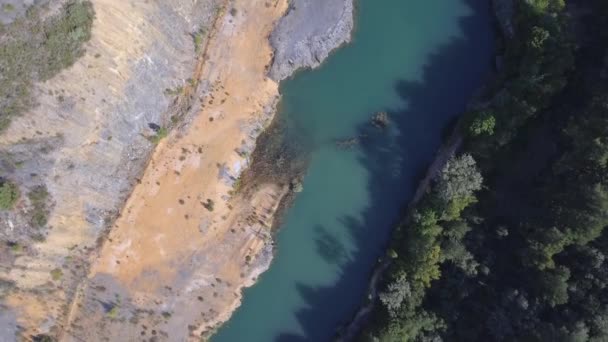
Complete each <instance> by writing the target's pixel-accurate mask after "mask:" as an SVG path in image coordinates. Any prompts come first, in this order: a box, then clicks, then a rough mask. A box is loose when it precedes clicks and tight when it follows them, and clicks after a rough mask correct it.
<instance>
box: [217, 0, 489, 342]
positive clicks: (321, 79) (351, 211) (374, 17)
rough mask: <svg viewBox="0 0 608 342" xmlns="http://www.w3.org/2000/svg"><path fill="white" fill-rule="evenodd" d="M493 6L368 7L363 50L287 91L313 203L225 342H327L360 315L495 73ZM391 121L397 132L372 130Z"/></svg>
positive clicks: (295, 217) (296, 214)
mask: <svg viewBox="0 0 608 342" xmlns="http://www.w3.org/2000/svg"><path fill="white" fill-rule="evenodd" d="M488 3H489V1H487V0H360V1H358V2H357V8H358V10H357V17H356V22H357V29H356V31H355V32H354V36H353V41H352V43H351V44H349V45H347V46H345V47H344V48H341V49H340V50H338V51H337V52H336V53H335V54H333V55H332V56H331V57H330V58H329V59H328V60H327V61H326V62H325V63H324V64H323V65H322V66H321V67H320V68H318V69H316V70H313V71H310V70H308V71H303V72H300V73H298V74H296V75H295V77H293V78H292V79H290V80H287V81H285V82H284V83H283V84H281V92H282V94H283V98H282V103H281V106H280V111H279V113H278V115H281V116H282V117H283V118H284V119H285V120H286V121H287V124H288V125H287V126H288V128H287V135H288V136H289V137H290V138H291V139H294V140H296V141H298V143H299V144H300V145H301V146H305V148H306V150H307V151H308V152H309V153H310V154H311V162H310V165H309V169H308V172H307V174H306V177H305V179H304V191H303V192H302V193H300V194H299V195H298V196H297V198H296V200H295V202H294V204H293V207H291V208H290V209H289V210H288V212H287V214H286V216H285V219H284V223H283V225H282V227H281V230H280V232H279V233H278V236H277V249H278V250H277V254H276V256H275V260H274V262H273V264H272V266H271V267H270V269H269V270H268V271H267V272H266V273H264V274H263V275H262V276H261V277H260V280H259V282H258V283H257V284H256V285H255V286H253V287H252V288H250V289H247V290H246V291H245V293H244V300H243V304H242V306H241V307H240V308H239V309H238V310H237V311H236V312H235V314H234V315H233V317H232V318H231V319H230V321H228V322H227V323H226V324H225V325H224V326H223V327H222V328H221V329H220V330H219V331H218V333H217V334H216V335H215V336H214V337H213V339H212V340H213V341H215V342H223V341H230V342H233V341H251V342H257V341H260V342H262V341H327V340H330V339H331V338H332V337H333V336H334V333H335V331H336V328H337V327H338V326H339V325H340V324H342V323H344V322H345V321H347V320H348V319H349V318H350V317H351V316H352V315H353V313H354V312H355V310H356V309H357V307H358V306H359V305H360V304H361V303H362V301H363V299H364V296H365V290H366V287H367V282H368V278H369V276H370V273H371V270H372V268H373V266H374V264H375V263H376V261H377V259H378V257H379V256H380V255H382V251H383V248H384V246H385V245H386V242H387V239H388V236H389V234H390V230H391V228H392V227H393V226H394V223H395V222H396V221H397V219H398V217H399V214H400V211H401V209H402V208H403V206H404V205H405V204H406V203H407V201H408V199H409V198H411V196H412V194H413V191H414V188H415V186H416V181H417V180H418V179H419V176H420V175H421V173H422V172H423V171H424V168H425V167H426V166H427V165H428V163H429V162H430V161H431V160H432V158H433V156H434V153H435V151H436V150H437V148H438V147H439V145H440V142H441V135H442V131H443V130H444V129H445V128H446V126H447V125H448V124H449V123H451V122H453V120H454V118H455V117H457V116H458V115H459V114H461V113H462V110H463V109H464V107H465V105H466V102H467V100H468V99H469V98H470V96H471V95H472V93H473V92H474V90H475V89H476V88H477V87H479V86H480V84H481V83H482V82H483V80H484V77H485V76H487V75H488V73H489V71H490V69H491V63H492V52H493V29H492V24H491V16H490V10H489V4H488ZM381 110H382V111H386V112H387V113H388V114H389V117H390V119H391V124H390V125H389V127H388V128H387V129H385V130H382V129H379V128H376V127H374V126H373V125H371V124H370V117H371V115H372V114H373V113H374V112H377V111H381ZM352 137H359V138H360V144H359V145H357V146H355V147H354V148H351V149H340V148H338V147H337V146H336V144H335V141H336V139H345V138H352Z"/></svg>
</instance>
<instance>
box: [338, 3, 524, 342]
mask: <svg viewBox="0 0 608 342" xmlns="http://www.w3.org/2000/svg"><path fill="white" fill-rule="evenodd" d="M490 1H491V5H490V6H491V7H492V13H491V14H490V15H491V16H492V17H493V21H494V26H495V30H496V33H495V37H496V40H497V41H500V40H505V39H507V38H510V36H511V34H512V27H511V26H510V20H511V19H510V18H509V17H505V16H504V13H503V12H501V11H503V8H504V7H503V6H505V5H504V3H510V0H490ZM507 7H509V6H507ZM509 14H510V15H511V16H512V15H513V12H509ZM494 55H495V57H499V56H501V54H500V53H499V51H498V50H497V51H495V52H494ZM495 68H496V67H495ZM499 73H500V70H494V71H493V74H492V75H491V77H490V78H489V79H488V80H484V81H483V82H482V85H481V86H480V88H479V93H478V94H475V95H473V97H472V98H471V99H470V101H469V104H468V105H467V110H469V109H470V108H474V107H475V106H477V105H478V104H479V103H480V98H481V97H483V96H480V93H483V92H484V90H487V88H488V85H491V84H493V83H494V82H495V80H496V79H497V77H498V76H499ZM465 112H466V110H465ZM466 119H467V118H466V115H465V113H462V114H461V115H460V116H459V117H458V119H457V121H456V123H455V124H454V127H453V128H451V131H450V135H449V136H448V137H447V138H446V139H445V141H444V142H442V143H441V146H440V147H439V149H438V150H437V152H436V153H435V156H434V157H433V160H432V161H431V162H430V163H429V165H428V166H427V167H426V171H425V173H424V176H423V177H422V178H421V179H420V181H419V182H418V185H417V186H416V191H415V192H414V195H413V197H412V199H411V200H410V201H408V203H407V206H406V208H405V209H404V213H403V215H402V218H401V219H400V220H398V222H396V223H395V224H394V225H393V226H394V228H396V227H397V226H399V224H400V222H403V221H405V220H407V218H408V217H409V215H410V214H411V211H412V210H413V209H414V208H415V206H416V205H417V203H418V202H419V200H420V199H421V198H422V196H423V195H424V193H425V192H427V191H428V190H429V189H430V186H431V182H432V181H433V179H434V178H435V177H437V175H438V174H439V172H441V169H442V168H443V166H444V165H445V163H446V162H447V161H448V159H449V158H450V157H451V156H453V155H455V153H456V152H457V151H458V150H459V149H460V148H461V147H462V143H463V136H462V133H461V130H462V126H463V124H464V121H465V120H466ZM389 245H390V244H389V243H387V248H385V250H387V251H388V247H389ZM391 263H392V260H391V259H390V257H388V256H386V255H383V256H380V260H379V261H378V263H377V264H376V266H374V268H373V269H372V271H371V274H370V277H369V282H368V290H367V292H366V293H367V299H366V300H365V302H364V303H362V304H361V305H360V306H359V308H358V309H357V311H356V312H355V313H354V314H353V315H352V318H351V319H349V320H348V322H347V324H344V325H342V326H339V327H337V328H336V331H337V334H336V335H337V337H336V338H337V340H338V341H351V340H354V339H355V337H356V336H357V334H358V333H359V332H361V330H362V329H363V327H364V326H365V325H366V324H367V323H368V322H367V320H368V318H369V314H371V313H372V312H373V310H374V308H375V307H376V305H377V304H378V285H379V284H380V282H381V281H382V279H383V277H384V275H385V274H384V273H385V272H386V271H387V270H388V269H389V267H390V265H391Z"/></svg>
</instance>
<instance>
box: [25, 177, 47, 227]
mask: <svg viewBox="0 0 608 342" xmlns="http://www.w3.org/2000/svg"><path fill="white" fill-rule="evenodd" d="M27 197H28V198H29V200H30V203H31V205H32V210H31V212H30V223H31V224H32V225H33V226H34V227H42V226H44V225H45V224H46V222H47V220H48V215H49V211H48V208H47V200H48V197H49V193H48V191H47V190H46V187H45V186H43V185H40V186H37V187H35V188H33V189H32V190H31V191H30V192H28V194H27Z"/></svg>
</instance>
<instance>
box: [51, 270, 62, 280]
mask: <svg viewBox="0 0 608 342" xmlns="http://www.w3.org/2000/svg"><path fill="white" fill-rule="evenodd" d="M62 277H63V271H62V270H61V269H59V268H55V269H53V270H52V271H51V278H53V280H54V281H58V280H60V279H61V278H62Z"/></svg>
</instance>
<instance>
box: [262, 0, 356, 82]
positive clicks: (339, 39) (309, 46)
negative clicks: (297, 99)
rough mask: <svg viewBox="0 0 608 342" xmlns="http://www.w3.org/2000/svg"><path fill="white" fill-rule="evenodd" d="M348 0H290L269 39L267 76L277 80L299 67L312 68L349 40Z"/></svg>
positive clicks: (350, 17)
mask: <svg viewBox="0 0 608 342" xmlns="http://www.w3.org/2000/svg"><path fill="white" fill-rule="evenodd" d="M353 11H354V5H353V1H352V0H293V1H291V2H290V5H289V10H288V11H287V14H286V15H285V16H284V17H283V18H282V19H281V21H280V22H279V23H278V25H277V26H276V28H275V30H274V31H273V33H272V35H271V36H270V42H271V44H272V46H273V48H274V50H275V55H274V61H273V64H272V67H271V69H270V73H269V76H270V77H271V78H272V79H274V80H276V81H281V80H283V79H285V78H287V77H289V76H290V75H291V74H293V72H294V71H296V70H298V69H300V68H306V67H310V68H314V67H317V66H318V65H319V64H321V62H322V61H323V60H324V59H325V58H327V56H328V55H329V53H330V52H331V51H332V50H333V49H335V48H336V47H338V46H340V45H341V44H343V43H346V42H348V41H350V37H351V31H352V30H353V21H354V19H353V16H354V13H353Z"/></svg>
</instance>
